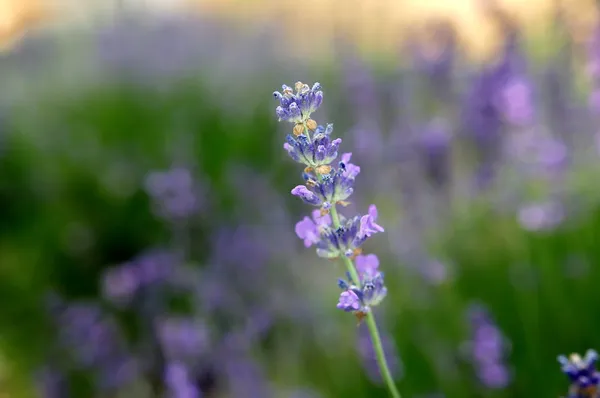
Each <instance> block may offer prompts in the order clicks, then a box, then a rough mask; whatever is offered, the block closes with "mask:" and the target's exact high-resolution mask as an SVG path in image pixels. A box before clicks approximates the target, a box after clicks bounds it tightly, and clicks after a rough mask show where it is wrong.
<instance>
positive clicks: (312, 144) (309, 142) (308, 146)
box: [283, 124, 342, 168]
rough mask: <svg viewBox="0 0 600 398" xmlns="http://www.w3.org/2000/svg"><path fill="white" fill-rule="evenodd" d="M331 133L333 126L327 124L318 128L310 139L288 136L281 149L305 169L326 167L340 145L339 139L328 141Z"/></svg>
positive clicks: (300, 136)
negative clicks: (304, 166)
mask: <svg viewBox="0 0 600 398" xmlns="http://www.w3.org/2000/svg"><path fill="white" fill-rule="evenodd" d="M332 132H333V124H328V125H327V127H326V128H325V127H323V126H318V127H317V129H316V130H315V133H314V135H313V136H312V137H311V138H309V137H307V136H305V135H299V136H294V135H292V134H288V136H287V142H286V143H285V144H283V149H285V150H286V151H287V153H288V154H289V155H290V157H291V158H292V159H294V160H295V161H296V162H298V163H302V164H304V165H306V167H312V168H317V167H321V166H325V165H328V164H330V163H331V162H333V161H334V160H335V159H336V158H337V156H338V148H339V146H340V144H341V143H342V139H341V138H336V139H334V140H331V139H330V135H331V133H332Z"/></svg>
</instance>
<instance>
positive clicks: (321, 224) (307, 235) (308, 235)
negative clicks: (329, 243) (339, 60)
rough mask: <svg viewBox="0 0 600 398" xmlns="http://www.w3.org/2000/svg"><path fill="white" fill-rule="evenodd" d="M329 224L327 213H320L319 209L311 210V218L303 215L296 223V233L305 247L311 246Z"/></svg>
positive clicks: (317, 241) (316, 241)
mask: <svg viewBox="0 0 600 398" xmlns="http://www.w3.org/2000/svg"><path fill="white" fill-rule="evenodd" d="M330 226H331V216H330V215H329V214H324V215H321V212H320V211H319V210H313V213H312V219H311V218H309V217H304V218H303V219H302V220H301V221H298V222H297V223H296V229H295V231H296V235H298V237H299V238H300V239H302V240H304V246H305V247H311V246H312V245H315V244H317V243H319V240H320V239H321V234H322V233H323V232H325V230H326V229H327V228H329V227H330Z"/></svg>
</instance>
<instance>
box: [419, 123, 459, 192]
mask: <svg viewBox="0 0 600 398" xmlns="http://www.w3.org/2000/svg"><path fill="white" fill-rule="evenodd" d="M451 140H452V136H451V135H450V132H449V131H448V129H447V128H446V127H445V126H444V125H442V124H441V123H439V122H437V121H434V122H432V123H430V124H429V125H427V126H426V127H425V128H424V130H423V131H422V133H421V134H420V135H419V139H418V141H417V149H418V151H419V154H420V161H421V164H422V167H423V170H424V172H425V174H426V175H427V177H429V179H431V181H432V182H433V183H435V184H436V185H438V186H441V185H444V184H445V183H446V182H447V181H448V179H449V177H450V167H451V164H450V150H451V148H450V145H451Z"/></svg>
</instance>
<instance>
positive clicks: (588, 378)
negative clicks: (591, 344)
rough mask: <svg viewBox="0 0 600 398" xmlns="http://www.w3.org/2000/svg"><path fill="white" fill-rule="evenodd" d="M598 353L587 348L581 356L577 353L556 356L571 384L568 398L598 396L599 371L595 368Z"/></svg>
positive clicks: (599, 391)
mask: <svg viewBox="0 0 600 398" xmlns="http://www.w3.org/2000/svg"><path fill="white" fill-rule="evenodd" d="M597 361H598V354H597V353H596V351H594V350H588V351H587V352H586V354H585V356H584V357H583V358H582V357H580V356H579V355H578V354H571V355H570V356H569V358H567V357H566V356H564V355H560V356H559V357H558V362H559V363H560V364H561V370H562V371H563V373H564V374H566V375H567V376H568V377H569V380H570V381H571V386H570V388H569V396H568V398H598V397H599V396H600V372H598V371H597V370H596V362H597Z"/></svg>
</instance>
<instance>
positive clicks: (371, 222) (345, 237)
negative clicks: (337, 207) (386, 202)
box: [316, 205, 383, 258]
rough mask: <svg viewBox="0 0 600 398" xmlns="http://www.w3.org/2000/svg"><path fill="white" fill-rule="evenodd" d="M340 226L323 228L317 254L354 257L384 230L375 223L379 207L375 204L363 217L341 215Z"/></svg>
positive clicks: (321, 255)
mask: <svg viewBox="0 0 600 398" xmlns="http://www.w3.org/2000/svg"><path fill="white" fill-rule="evenodd" d="M339 219H340V226H339V227H338V228H337V229H333V226H325V227H322V228H321V235H320V239H319V240H318V242H316V246H317V255H318V256H319V257H323V258H338V257H341V256H346V257H350V258H354V257H355V256H356V255H357V254H359V253H360V251H361V246H362V245H363V243H364V242H365V241H366V240H367V239H368V238H370V237H371V236H372V235H373V234H375V233H377V232H383V228H382V227H381V226H380V225H378V224H377V223H375V220H376V219H377V208H376V207H375V205H371V206H370V207H369V214H366V215H364V216H362V217H359V216H355V217H353V218H351V219H346V218H345V217H344V216H342V215H340V216H339Z"/></svg>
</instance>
